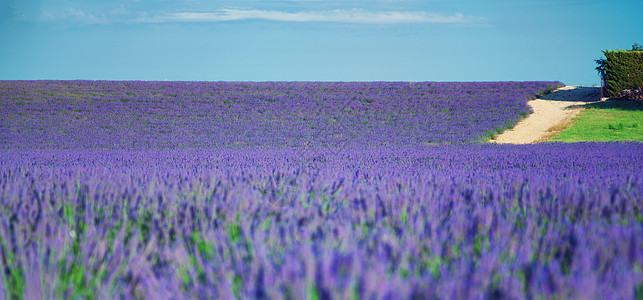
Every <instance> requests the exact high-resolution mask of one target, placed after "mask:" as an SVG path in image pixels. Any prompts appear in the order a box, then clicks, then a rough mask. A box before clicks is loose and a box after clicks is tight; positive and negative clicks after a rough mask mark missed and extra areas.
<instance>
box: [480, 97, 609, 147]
mask: <svg viewBox="0 0 643 300" xmlns="http://www.w3.org/2000/svg"><path fill="white" fill-rule="evenodd" d="M600 97H601V94H600V88H597V87H578V86H565V87H562V88H559V89H557V90H555V91H553V92H551V93H549V94H547V95H544V96H542V97H540V99H536V100H532V101H529V102H528V103H527V104H529V106H531V107H532V109H533V110H534V113H532V114H531V115H529V116H527V118H525V119H523V120H522V121H520V122H519V123H518V124H517V125H516V126H515V127H514V128H513V129H509V130H505V131H504V132H503V133H501V134H499V135H497V136H496V138H495V139H493V140H491V142H493V143H501V144H530V143H539V142H543V141H547V140H549V139H551V138H552V137H554V136H556V135H557V134H558V133H560V132H561V131H563V130H564V129H566V127H567V126H568V124H569V123H570V121H571V120H572V118H574V117H575V116H576V115H578V114H579V113H580V112H581V111H582V110H583V109H584V108H583V106H585V105H586V104H589V103H595V102H598V101H601V99H600Z"/></svg>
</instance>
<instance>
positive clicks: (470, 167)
mask: <svg viewBox="0 0 643 300" xmlns="http://www.w3.org/2000/svg"><path fill="white" fill-rule="evenodd" d="M642 151H643V146H642V145H641V144H640V143H602V144H593V143H580V144H541V145H530V146H507V145H467V146H455V145H452V146H432V147H424V148H421V149H418V148H405V149H398V150H397V151H393V150H390V151H389V150H378V151H364V150H361V151H352V150H350V151H346V152H341V153H337V154H329V153H326V154H315V153H310V152H306V151H302V150H301V149H279V150H275V149H262V150H261V151H259V150H258V149H242V150H225V151H190V150H180V151H178V150H177V151H172V150H163V151H124V150H111V151H109V150H102V151H92V150H89V151H87V150H85V151H81V150H28V151H25V150H4V151H2V152H1V153H0V154H1V156H0V157H1V158H0V178H1V180H0V182H2V184H1V185H0V197H1V201H0V211H1V212H2V213H1V214H0V243H1V247H2V248H1V250H2V251H1V252H0V254H2V257H1V259H2V260H0V262H1V263H2V267H3V269H4V270H5V272H4V273H3V277H2V278H3V281H2V283H0V284H2V285H1V286H0V291H2V290H4V291H6V293H7V295H10V294H12V295H13V294H15V295H25V296H26V297H27V298H28V299H31V298H32V297H37V298H43V297H44V298H76V297H88V298H94V297H97V298H114V297H118V298H144V299H164V298H171V299H184V298H201V299H205V298H235V297H236V298H269V299H284V298H285V299H301V298H306V297H307V298H310V299H328V298H332V299H346V298H351V297H355V298H359V299H362V298H367V299H370V298H376V299H382V298H391V299H405V298H423V299H424V298H429V297H436V298H440V299H453V298H460V299H461V298H472V299H474V298H512V299H525V298H530V299H537V298H540V297H543V298H583V299H587V298H609V299H628V298H629V299H631V298H635V297H637V295H641V293H643V269H642V266H643V216H642V213H643V203H642V202H641V199H643V178H642V177H641V172H640V171H641V169H643V168H642V167H643V163H642V162H641V160H640V153H642Z"/></svg>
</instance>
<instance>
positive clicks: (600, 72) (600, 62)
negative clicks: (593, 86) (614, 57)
mask: <svg viewBox="0 0 643 300" xmlns="http://www.w3.org/2000/svg"><path fill="white" fill-rule="evenodd" d="M630 51H643V46H642V45H639V43H634V45H632V50H630ZM594 61H595V62H596V64H597V65H598V66H596V72H598V76H601V80H604V79H605V64H606V63H607V61H606V60H605V58H599V59H595V60H594Z"/></svg>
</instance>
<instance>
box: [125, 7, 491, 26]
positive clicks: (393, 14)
mask: <svg viewBox="0 0 643 300" xmlns="http://www.w3.org/2000/svg"><path fill="white" fill-rule="evenodd" d="M240 20H268V21H278V22H332V23H354V24H403V23H451V24H456V23H471V22H476V21H481V20H482V18H478V17H470V16H464V15H462V14H455V15H451V16H447V15H441V14H434V13H427V12H408V11H383V12H369V11H365V10H361V9H353V10H343V9H338V10H330V11H303V12H284V11H277V10H256V9H236V8H225V9H221V10H218V11H216V12H208V13H204V12H182V13H171V14H167V15H162V16H154V17H148V18H140V19H138V20H137V21H138V22H142V23H171V22H225V21H240Z"/></svg>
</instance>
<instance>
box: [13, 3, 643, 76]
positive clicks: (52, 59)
mask: <svg viewBox="0 0 643 300" xmlns="http://www.w3.org/2000/svg"><path fill="white" fill-rule="evenodd" d="M641 11H643V1H642V0H614V1H597V0H539V1H518V0H489V1H481V0H435V1H404V0H400V1H397V0H372V1H367V0H362V1H353V0H346V1H315V0H298V1H297V0H292V1H200V0H161V1H152V0H113V1H102V0H0V79H109V80H213V81H219V80H225V81H278V80H299V81H379V80H385V81H523V80H560V81H562V82H564V83H566V84H583V85H591V84H595V83H599V79H598V76H597V75H596V72H595V71H594V67H595V64H594V61H593V60H594V59H597V58H599V57H601V56H602V53H601V50H603V49H617V48H618V49H629V48H630V47H631V45H632V44H633V43H635V42H638V43H639V44H643V19H641V17H640V12H641Z"/></svg>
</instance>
